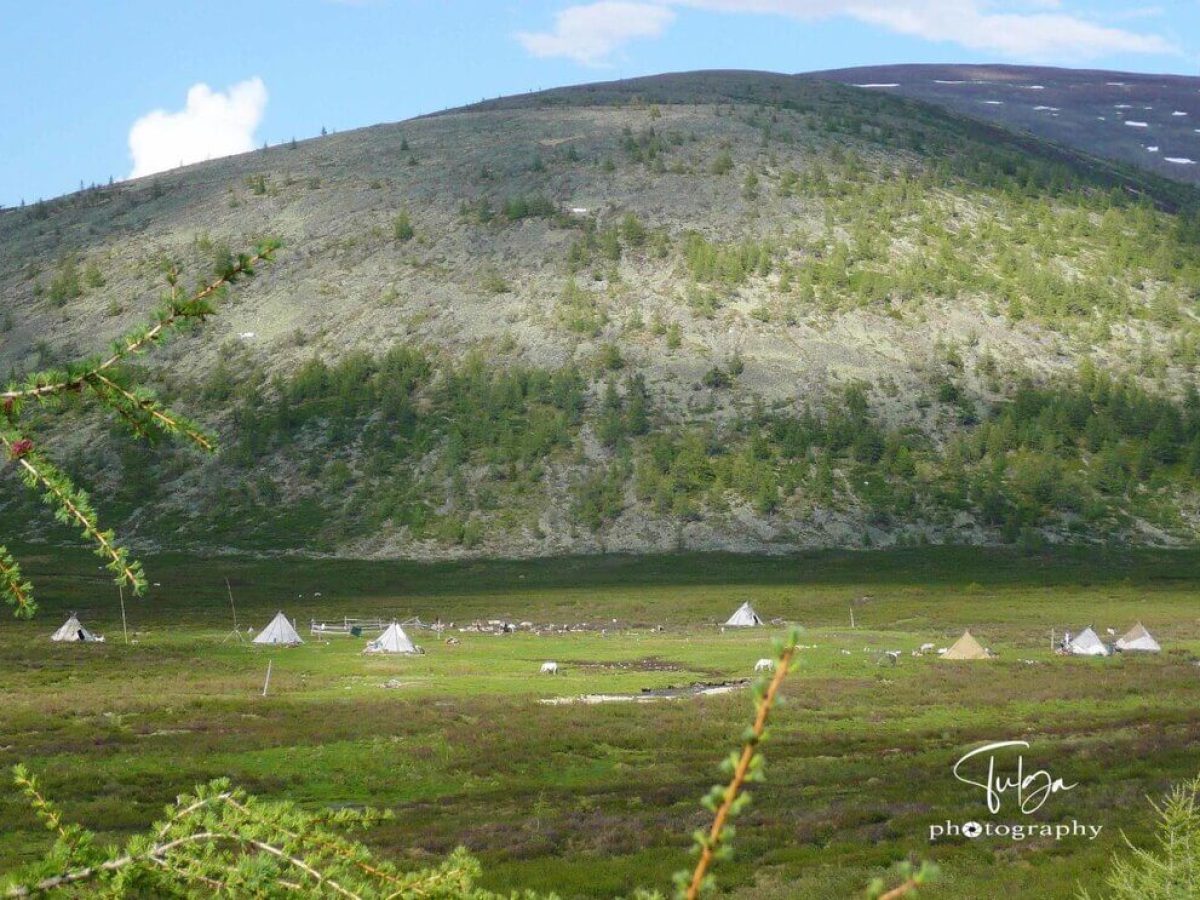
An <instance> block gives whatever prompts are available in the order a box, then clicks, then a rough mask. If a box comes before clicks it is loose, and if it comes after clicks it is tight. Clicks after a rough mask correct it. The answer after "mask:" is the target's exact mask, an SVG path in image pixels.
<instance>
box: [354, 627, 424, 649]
mask: <svg viewBox="0 0 1200 900" xmlns="http://www.w3.org/2000/svg"><path fill="white" fill-rule="evenodd" d="M416 652H417V648H416V645H415V644H413V642H412V641H410V640H409V639H408V635H407V634H405V633H404V629H403V628H401V627H400V623H399V622H393V623H392V624H391V625H389V626H388V627H387V630H386V631H384V632H383V634H381V635H380V636H379V637H377V638H375V640H373V641H370V642H369V643H368V644H367V649H365V650H363V653H416Z"/></svg>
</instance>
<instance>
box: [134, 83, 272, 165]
mask: <svg viewBox="0 0 1200 900" xmlns="http://www.w3.org/2000/svg"><path fill="white" fill-rule="evenodd" d="M266 106H267V88H266V85H264V84H263V82H262V79H261V78H251V79H249V80H247V81H243V82H240V83H239V84H235V85H234V86H233V87H231V88H229V90H228V91H226V92H225V93H222V92H220V91H213V90H212V89H211V88H210V87H209V86H208V85H207V84H194V85H192V87H191V88H189V89H188V93H187V103H186V105H185V106H184V108H183V109H182V110H180V111H178V112H167V111H166V110H162V109H156V110H154V111H153V112H150V113H147V114H146V115H144V116H142V117H141V118H140V119H138V120H137V121H136V122H134V123H133V127H132V128H130V129H129V153H130V155H131V156H132V157H133V171H132V172H130V173H129V177H130V178H138V177H140V176H142V175H151V174H153V173H154V172H162V171H164V170H166V169H173V168H175V167H176V166H178V165H186V164H188V163H194V162H201V161H202V160H206V159H212V158H214V157H218V156H229V155H230V154H233V153H245V152H246V151H247V150H253V149H254V147H255V145H256V141H255V138H254V130H255V129H256V128H257V127H258V123H259V122H260V121H262V116H263V110H264V109H266Z"/></svg>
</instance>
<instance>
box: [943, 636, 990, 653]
mask: <svg viewBox="0 0 1200 900" xmlns="http://www.w3.org/2000/svg"><path fill="white" fill-rule="evenodd" d="M941 658H942V659H991V658H992V654H991V653H989V652H988V651H987V650H986V649H984V646H983V645H982V644H981V643H979V641H977V640H975V636H974V635H973V634H971V632H970V630H969V629H968V630H967V631H964V632H963V633H962V637H960V638H959V639H958V640H957V641H955V642H954V643H953V644H951V645H950V647H949V648H948V649H947V650H946V652H945V653H943V654H942V656H941Z"/></svg>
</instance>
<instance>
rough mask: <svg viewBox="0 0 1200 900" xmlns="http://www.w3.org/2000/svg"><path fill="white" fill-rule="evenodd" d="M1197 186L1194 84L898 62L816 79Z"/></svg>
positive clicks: (1163, 78) (1197, 91) (1199, 96)
mask: <svg viewBox="0 0 1200 900" xmlns="http://www.w3.org/2000/svg"><path fill="white" fill-rule="evenodd" d="M808 77H812V78H821V79H828V80H830V81H837V82H841V83H843V84H851V85H863V86H867V87H869V89H871V90H877V91H886V92H888V93H895V94H899V95H901V96H904V97H911V98H914V99H917V100H924V101H926V102H929V103H934V104H937V105H938V106H942V107H945V108H946V109H950V110H954V111H955V112H959V113H963V114H965V115H969V116H974V117H976V118H979V119H984V120H986V121H990V122H996V123H998V124H1000V125H1004V126H1005V127H1008V128H1012V129H1015V130H1021V131H1028V132H1030V133H1031V134H1035V135H1037V136H1038V137H1041V138H1045V139H1047V140H1051V141H1056V142H1058V143H1061V144H1064V145H1066V146H1069V147H1076V148H1078V149H1080V150H1083V151H1085V152H1087V153H1090V154H1094V155H1096V156H1101V157H1106V158H1108V159H1116V160H1122V161H1124V162H1127V163H1132V164H1133V165H1136V166H1139V167H1141V168H1143V169H1147V170H1149V171H1151V172H1155V173H1157V174H1159V175H1162V176H1165V177H1167V178H1174V179H1178V180H1180V181H1186V182H1189V183H1192V184H1196V183H1200V78H1193V77H1188V76H1184V75H1143V74H1139V73H1134V72H1107V71H1100V70H1090V69H1055V68H1048V67H1045V66H977V65H901V66H865V67H862V68H855V69H833V70H829V71H825V72H813V73H811V75H809V76H808Z"/></svg>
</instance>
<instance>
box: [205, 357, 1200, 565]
mask: <svg viewBox="0 0 1200 900" xmlns="http://www.w3.org/2000/svg"><path fill="white" fill-rule="evenodd" d="M622 365H623V363H622ZM267 394H268V395H269V396H270V398H271V399H269V400H266V401H263V402H262V403H261V404H258V403H255V402H253V401H251V400H244V401H242V402H241V403H240V404H239V405H238V407H237V410H236V412H235V421H236V423H237V425H236V428H235V434H236V439H235V440H234V442H233V443H232V445H231V446H230V448H229V450H228V451H227V452H228V453H230V454H231V456H232V457H233V458H234V459H236V460H238V461H239V462H240V463H241V464H242V465H244V466H247V467H250V466H253V467H256V468H261V463H262V461H263V460H264V458H266V457H269V456H271V455H272V454H278V453H283V454H284V455H289V456H290V455H291V454H292V453H293V452H294V451H295V450H296V449H298V448H303V450H304V453H305V454H306V457H307V460H308V462H306V463H304V464H302V466H301V469H302V470H303V474H304V476H305V477H306V478H307V479H309V487H310V491H311V493H312V494H313V496H315V497H317V498H318V499H319V500H320V503H321V505H322V508H324V509H326V510H328V511H329V514H330V515H332V516H333V517H334V518H335V519H336V521H337V522H338V523H339V524H340V526H341V527H344V528H346V529H347V531H348V533H361V532H370V531H372V530H374V529H377V528H378V526H379V525H380V524H381V523H383V522H385V521H391V522H392V523H393V524H395V525H407V526H409V527H410V529H411V530H412V533H413V534H414V535H415V536H422V537H433V538H437V539H441V540H449V541H460V542H466V543H471V542H473V541H477V540H479V539H481V537H482V536H483V534H485V533H486V529H490V528H500V529H503V528H510V527H528V526H530V522H531V520H532V519H535V518H536V510H537V509H538V508H539V505H540V503H541V502H543V501H545V500H546V499H547V496H548V495H546V494H544V493H543V492H544V491H545V490H547V489H548V486H547V485H546V484H545V483H544V482H545V479H546V475H547V474H548V472H550V471H551V469H550V467H552V466H560V467H561V468H559V469H558V471H559V472H560V473H561V472H562V471H571V472H574V473H575V474H574V475H572V476H570V477H571V478H572V479H573V485H574V486H573V487H572V488H571V492H572V493H571V496H572V501H571V502H572V511H573V513H574V516H575V519H576V521H577V522H578V523H579V524H580V525H582V526H584V527H586V528H590V529H593V530H601V529H603V528H604V527H605V526H606V525H607V524H608V523H610V522H612V521H613V520H615V519H616V518H617V517H618V516H619V515H620V514H621V513H622V511H624V510H625V509H626V508H628V506H629V504H630V502H631V501H634V500H636V501H637V502H640V503H644V504H646V505H647V506H648V507H649V508H650V509H651V510H653V511H654V512H655V513H656V514H658V515H662V516H667V517H671V518H674V519H676V520H680V521H686V520H688V519H695V518H699V517H701V516H704V515H708V514H711V513H714V512H715V513H719V512H721V511H723V510H727V509H728V508H729V506H730V504H731V503H741V502H744V503H749V504H751V505H752V506H753V507H754V508H755V509H756V511H757V512H758V513H760V514H762V515H767V516H770V515H775V514H787V515H788V516H796V515H799V516H803V515H804V513H805V512H806V511H811V510H814V509H818V508H822V509H833V510H836V509H843V510H846V511H849V512H853V511H855V510H858V511H860V512H863V513H865V520H864V521H866V522H867V523H868V524H869V525H871V526H874V527H878V528H882V529H888V528H890V527H893V526H896V525H899V524H903V523H906V522H926V523H928V524H931V525H937V524H945V523H947V522H948V521H950V520H951V519H952V518H953V517H954V516H955V515H956V514H958V513H960V512H966V513H969V514H970V515H971V516H972V518H973V519H975V520H976V521H978V522H979V523H980V524H981V525H983V526H985V527H988V528H994V529H996V530H997V532H998V533H999V534H1001V535H1003V536H1004V537H1005V538H1006V539H1008V540H1018V539H1021V538H1022V537H1024V538H1026V539H1028V538H1029V536H1030V534H1031V533H1033V530H1034V529H1038V528H1041V527H1044V526H1055V527H1063V528H1067V529H1069V530H1073V531H1077V532H1080V533H1088V534H1105V533H1110V532H1113V531H1115V530H1117V529H1119V528H1121V527H1123V526H1124V525H1127V524H1128V523H1129V521H1130V517H1131V516H1139V517H1143V518H1146V519H1148V520H1150V521H1152V522H1154V523H1156V524H1159V525H1165V526H1168V527H1169V526H1171V525H1172V524H1173V523H1175V519H1174V515H1175V513H1174V510H1175V509H1176V506H1175V501H1176V500H1177V498H1178V495H1179V494H1180V493H1181V492H1182V493H1184V494H1186V493H1188V492H1190V491H1192V490H1193V486H1194V483H1195V482H1194V479H1195V477H1196V476H1197V475H1200V394H1197V391H1196V389H1195V387H1194V386H1192V387H1189V388H1188V390H1187V391H1186V394H1185V395H1184V396H1183V397H1182V399H1181V400H1180V401H1174V400H1171V399H1168V398H1166V397H1163V396H1159V395H1156V394H1153V393H1150V392H1148V391H1146V390H1145V389H1143V388H1141V387H1139V386H1137V385H1136V384H1135V383H1133V382H1132V381H1131V380H1128V379H1125V380H1122V379H1115V378H1113V377H1111V376H1109V375H1107V374H1104V373H1101V372H1098V371H1096V370H1095V369H1094V368H1092V367H1087V366H1085V367H1084V369H1083V370H1081V372H1080V373H1079V375H1078V377H1076V378H1074V379H1070V380H1068V381H1063V382H1058V383H1052V384H1036V383H1033V382H1031V381H1024V382H1021V383H1019V384H1018V386H1017V387H1016V388H1015V389H1014V390H1012V391H1011V392H1010V394H1009V396H1008V397H1007V398H1006V399H1005V400H1003V401H1001V402H997V403H993V404H985V403H983V402H982V401H979V400H977V399H972V398H970V397H968V396H967V395H966V392H965V390H964V389H963V388H962V387H961V386H960V385H958V384H957V383H956V382H954V381H952V380H947V381H945V382H944V383H943V384H941V385H940V386H937V387H935V388H934V389H933V394H932V396H931V399H930V401H929V402H930V403H932V404H934V406H935V410H934V411H935V412H936V410H937V409H943V410H945V413H946V415H945V416H944V417H943V418H945V420H946V421H948V422H951V423H954V424H952V425H951V426H949V431H948V432H947V433H946V434H945V435H943V439H942V440H936V439H934V438H931V437H929V436H928V435H927V434H925V433H923V432H922V431H921V430H919V429H917V428H915V427H914V428H897V427H891V426H888V425H887V424H886V423H885V422H884V420H883V418H881V417H880V416H879V415H878V414H877V413H876V412H875V411H874V409H873V401H872V399H871V398H872V391H871V390H870V388H869V387H868V386H867V385H863V384H853V385H850V386H848V387H846V388H844V389H841V390H838V391H835V392H834V393H833V394H832V395H831V396H830V397H829V398H828V399H827V400H826V401H825V402H822V403H816V404H810V405H808V406H805V407H802V408H799V409H797V410H793V411H783V410H776V411H770V412H767V411H759V412H756V413H753V414H749V415H745V416H743V417H741V418H739V419H737V420H735V421H733V422H731V423H728V424H727V425H724V426H721V425H717V424H712V423H709V424H702V425H691V426H689V425H684V424H678V423H675V424H673V423H670V422H667V421H665V420H664V417H663V416H662V415H661V414H660V413H658V412H657V411H656V404H655V401H654V397H653V396H652V392H651V390H650V389H649V387H648V386H647V384H646V381H645V379H644V378H643V377H642V376H641V375H640V374H639V373H636V372H635V373H629V374H626V375H623V376H622V377H621V378H618V377H617V376H616V375H615V374H610V375H608V376H603V377H602V379H601V380H600V381H599V382H592V381H589V379H588V378H586V377H585V376H584V375H583V374H582V373H581V372H580V371H579V370H576V369H574V368H568V369H564V370H560V371H547V370H541V369H535V368H529V367H522V366H512V367H505V368H494V367H492V366H489V365H488V364H487V363H486V361H485V360H484V359H483V358H482V357H481V356H477V355H476V356H471V357H469V358H467V359H466V360H465V361H464V362H463V363H461V364H459V365H448V364H445V363H441V362H438V361H434V360H432V359H430V358H429V357H428V356H426V355H425V354H423V353H421V352H420V351H417V350H414V349H412V348H409V347H397V348H394V349H393V350H391V351H389V352H388V353H386V354H384V355H383V356H381V357H377V358H372V357H370V356H367V355H365V354H356V355H352V356H349V357H346V358H344V359H343V360H341V361H340V362H338V363H337V364H335V365H332V366H331V365H327V364H325V363H323V362H321V361H319V360H312V361H310V362H309V363H307V364H306V365H305V366H303V367H302V368H301V369H299V370H298V371H297V372H295V373H294V374H293V375H292V376H291V377H290V378H288V379H280V380H276V381H275V382H274V384H273V387H272V389H271V390H269V391H268V392H267ZM584 429H587V430H588V431H589V432H590V433H591V434H592V435H593V437H594V438H595V440H596V441H597V443H598V444H599V446H600V447H601V448H602V449H603V451H604V454H605V457H603V458H601V459H591V460H589V459H587V458H586V457H585V456H584V455H582V447H583V436H582V433H583V430H584ZM342 496H350V497H352V498H353V499H352V502H351V503H350V504H348V505H347V506H346V508H342V509H340V510H339V509H334V508H333V507H334V506H336V505H337V503H338V498H339V497H342Z"/></svg>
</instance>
